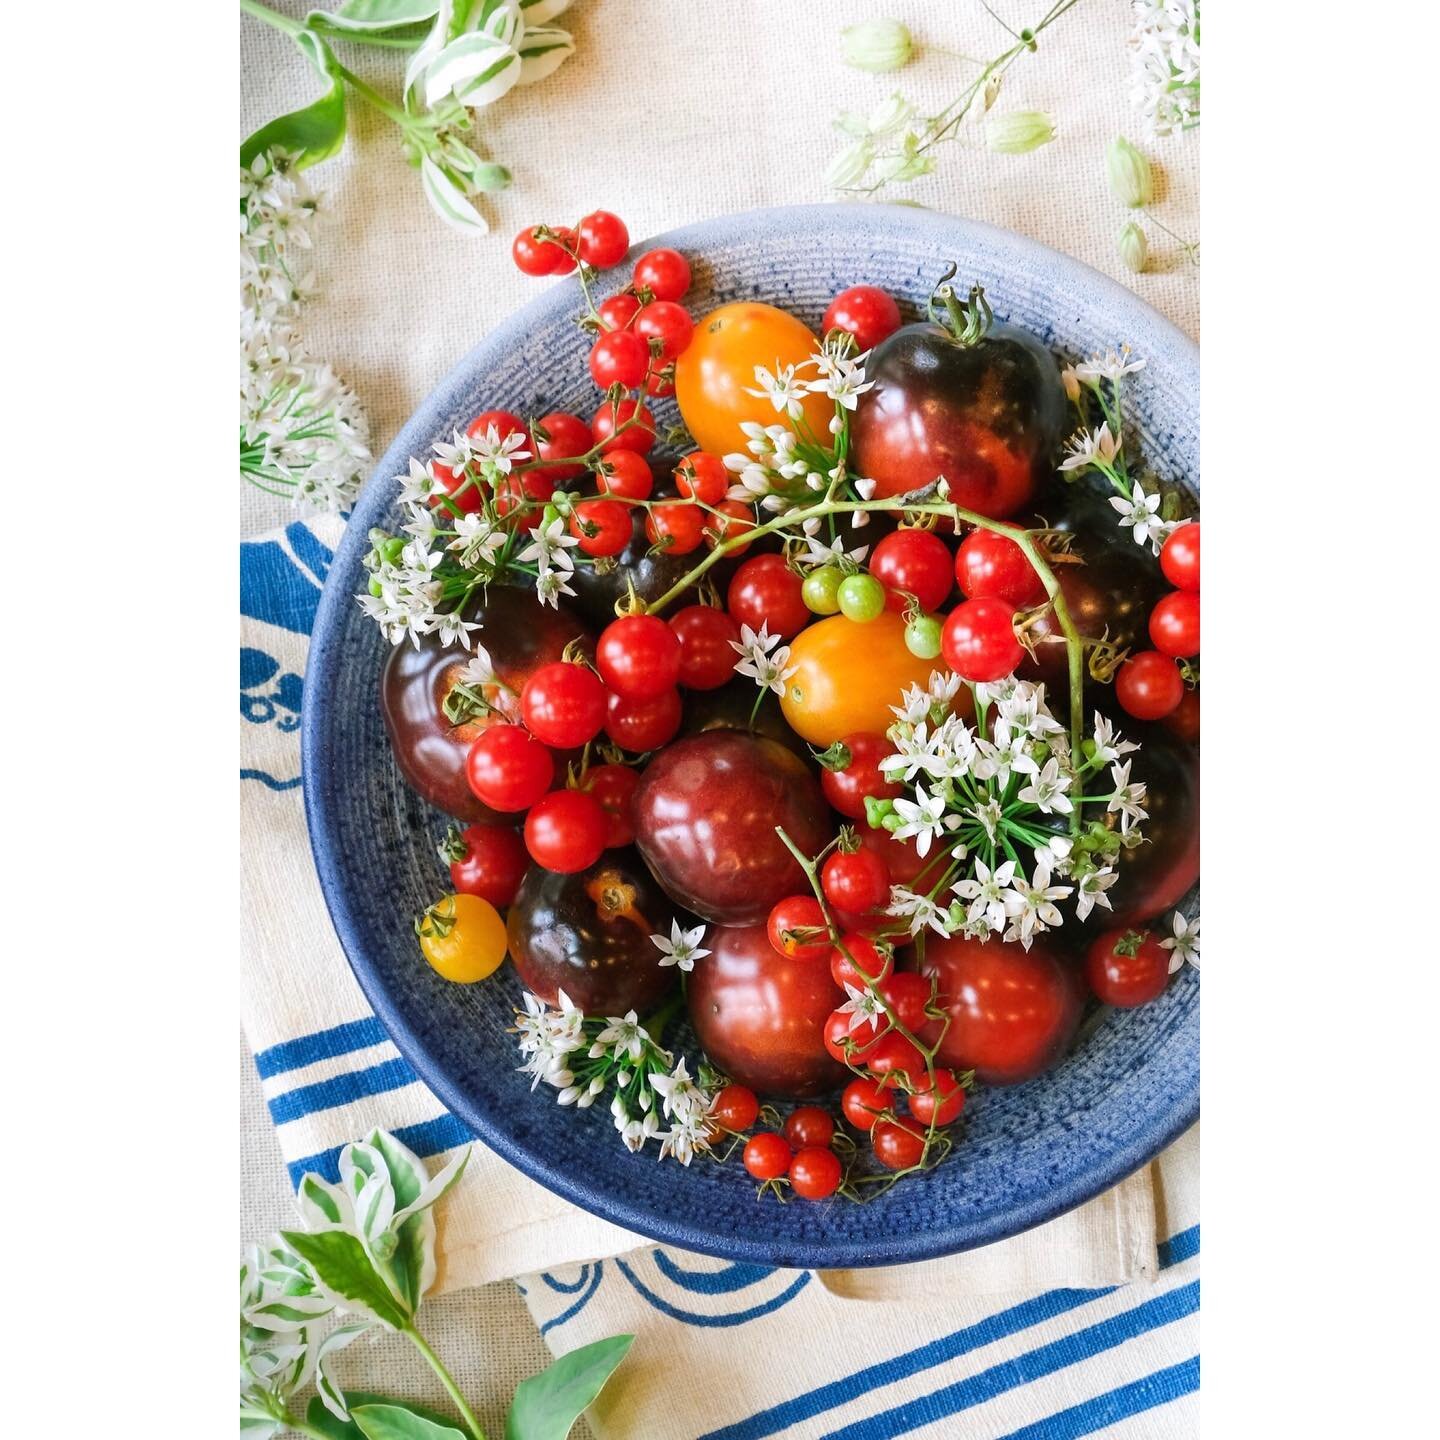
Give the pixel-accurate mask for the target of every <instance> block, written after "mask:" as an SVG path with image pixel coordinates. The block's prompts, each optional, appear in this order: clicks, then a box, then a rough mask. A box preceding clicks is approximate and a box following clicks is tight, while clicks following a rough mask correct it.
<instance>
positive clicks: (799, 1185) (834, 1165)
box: [790, 1117, 842, 1200]
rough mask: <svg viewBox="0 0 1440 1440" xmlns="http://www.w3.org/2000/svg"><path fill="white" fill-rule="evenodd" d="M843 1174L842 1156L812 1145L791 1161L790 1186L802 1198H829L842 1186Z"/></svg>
mask: <svg viewBox="0 0 1440 1440" xmlns="http://www.w3.org/2000/svg"><path fill="white" fill-rule="evenodd" d="M827 1118H828V1117H827ZM841 1174H842V1171H841V1168H840V1157H839V1156H838V1155H836V1153H835V1152H834V1151H833V1150H828V1149H825V1148H823V1147H821V1146H813V1145H812V1146H809V1147H807V1148H806V1149H804V1150H801V1151H799V1152H798V1153H797V1154H796V1156H795V1158H794V1159H793V1160H792V1161H791V1162H790V1188H791V1189H792V1190H793V1191H794V1192H795V1193H796V1194H797V1195H798V1196H799V1197H800V1198H801V1199H802V1200H827V1199H829V1197H830V1196H831V1195H833V1194H834V1193H835V1192H836V1191H837V1190H838V1189H839V1188H840V1178H841Z"/></svg>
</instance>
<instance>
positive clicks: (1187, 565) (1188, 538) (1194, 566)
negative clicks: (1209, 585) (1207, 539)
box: [1160, 520, 1200, 595]
mask: <svg viewBox="0 0 1440 1440" xmlns="http://www.w3.org/2000/svg"><path fill="white" fill-rule="evenodd" d="M1160 569H1161V570H1162V571H1163V572H1164V574H1165V578H1166V579H1167V580H1168V581H1169V582H1170V583H1171V584H1172V585H1173V586H1174V587H1175V588H1176V589H1177V590H1188V591H1191V592H1193V593H1194V594H1196V595H1198V594H1199V593H1200V522H1199V521H1198V520H1195V521H1192V522H1191V523H1190V524H1189V525H1182V526H1181V527H1180V528H1179V529H1178V530H1172V531H1171V532H1170V538H1169V539H1168V540H1166V542H1165V543H1164V544H1163V545H1162V546H1161V547H1160Z"/></svg>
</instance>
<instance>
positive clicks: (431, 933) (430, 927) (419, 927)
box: [414, 895, 457, 940]
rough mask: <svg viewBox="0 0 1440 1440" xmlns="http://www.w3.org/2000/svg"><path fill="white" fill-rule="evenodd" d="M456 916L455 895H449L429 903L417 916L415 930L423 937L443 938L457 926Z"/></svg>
mask: <svg viewBox="0 0 1440 1440" xmlns="http://www.w3.org/2000/svg"><path fill="white" fill-rule="evenodd" d="M456 918H457V917H456V914H455V897H454V896H453V895H447V896H445V898H444V899H443V900H437V901H436V902H435V903H434V904H433V905H427V906H426V907H425V909H424V910H423V911H422V912H421V913H420V914H419V915H417V916H416V917H415V921H414V930H415V933H416V934H417V935H419V936H420V937H421V938H422V939H426V940H428V939H431V938H432V937H433V938H436V939H442V940H443V939H444V938H445V936H447V935H448V934H449V933H450V932H451V931H452V930H453V929H454V928H455V922H456Z"/></svg>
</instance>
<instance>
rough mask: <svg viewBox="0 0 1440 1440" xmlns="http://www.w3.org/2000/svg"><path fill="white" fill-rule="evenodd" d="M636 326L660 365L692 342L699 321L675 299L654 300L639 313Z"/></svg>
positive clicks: (635, 328) (634, 326) (637, 312)
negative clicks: (694, 319) (692, 317)
mask: <svg viewBox="0 0 1440 1440" xmlns="http://www.w3.org/2000/svg"><path fill="white" fill-rule="evenodd" d="M632 328H633V330H634V332H635V334H636V335H638V336H639V337H640V338H641V339H642V340H643V341H644V342H645V345H646V348H647V350H648V351H649V353H650V354H651V355H653V356H654V358H655V361H656V363H657V364H659V365H665V364H668V363H669V362H670V361H671V360H673V359H675V357H676V356H677V355H679V354H680V352H681V351H682V350H684V348H685V347H686V346H687V345H688V344H689V343H690V337H691V336H692V335H693V334H694V333H695V322H694V321H693V320H692V319H691V318H690V312H689V311H688V310H687V309H686V308H685V307H684V306H683V305H677V304H676V303H675V302H674V301H673V300H652V301H651V302H650V303H649V304H648V305H642V306H641V307H640V309H639V310H638V311H636V313H635V320H634V322H633V325H632Z"/></svg>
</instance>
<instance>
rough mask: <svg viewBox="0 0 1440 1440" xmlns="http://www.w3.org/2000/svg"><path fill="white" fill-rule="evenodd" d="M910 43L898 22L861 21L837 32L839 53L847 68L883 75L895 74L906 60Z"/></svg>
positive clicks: (908, 36) (903, 27)
mask: <svg viewBox="0 0 1440 1440" xmlns="http://www.w3.org/2000/svg"><path fill="white" fill-rule="evenodd" d="M912 45H913V42H912V41H911V38H910V32H909V30H907V29H906V28H905V26H904V25H902V24H901V23H900V21H898V20H865V21H862V22H861V23H860V24H859V25H847V26H846V27H845V29H843V30H842V31H841V32H840V53H841V55H842V56H843V57H844V60H845V63H846V64H847V65H853V66H854V67H855V69H857V70H868V71H869V72H870V73H871V74H872V75H883V74H885V72H886V71H888V70H898V69H899V68H900V67H901V66H902V65H903V64H904V63H905V62H906V61H907V60H908V59H909V58H910V51H911V48H912Z"/></svg>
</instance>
